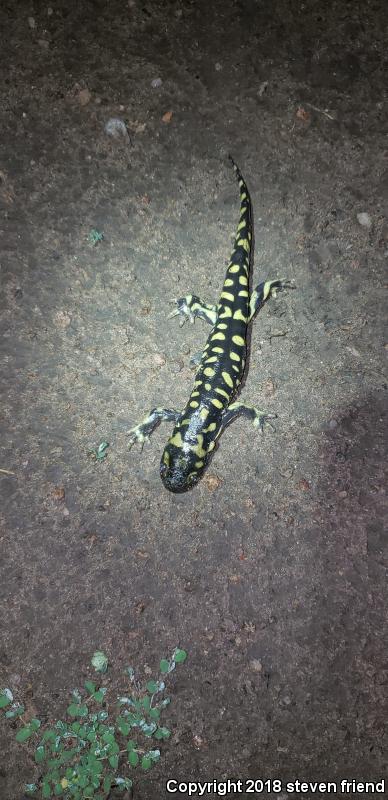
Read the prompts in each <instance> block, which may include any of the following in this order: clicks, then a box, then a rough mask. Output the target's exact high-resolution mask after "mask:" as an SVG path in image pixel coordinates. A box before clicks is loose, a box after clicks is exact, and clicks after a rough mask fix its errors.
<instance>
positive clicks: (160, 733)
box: [154, 728, 171, 739]
mask: <svg viewBox="0 0 388 800" xmlns="http://www.w3.org/2000/svg"><path fill="white" fill-rule="evenodd" d="M154 736H155V739H168V738H169V737H170V736H171V731H169V729H168V728H158V730H157V731H156V733H154Z"/></svg>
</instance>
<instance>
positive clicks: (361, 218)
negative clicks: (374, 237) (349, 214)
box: [357, 211, 372, 228]
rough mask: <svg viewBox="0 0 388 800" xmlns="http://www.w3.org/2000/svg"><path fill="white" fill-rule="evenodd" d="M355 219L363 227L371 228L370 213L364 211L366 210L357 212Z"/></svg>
mask: <svg viewBox="0 0 388 800" xmlns="http://www.w3.org/2000/svg"><path fill="white" fill-rule="evenodd" d="M357 221H358V222H359V224H360V225H362V227H363V228H371V227H372V220H371V218H370V215H369V214H367V213H366V211H361V213H360V214H357Z"/></svg>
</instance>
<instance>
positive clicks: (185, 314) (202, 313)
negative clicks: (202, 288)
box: [168, 294, 217, 327]
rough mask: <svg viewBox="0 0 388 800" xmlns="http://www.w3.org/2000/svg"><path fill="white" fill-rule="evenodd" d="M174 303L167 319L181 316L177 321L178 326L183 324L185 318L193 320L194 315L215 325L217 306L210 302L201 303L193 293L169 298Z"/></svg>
mask: <svg viewBox="0 0 388 800" xmlns="http://www.w3.org/2000/svg"><path fill="white" fill-rule="evenodd" d="M171 303H175V305H176V308H175V309H174V311H171V314H169V315H168V317H169V319H171V318H172V317H181V319H180V321H179V325H180V327H182V325H184V324H185V322H186V320H189V321H190V322H191V323H193V322H194V320H195V318H196V317H200V319H204V320H205V322H208V323H209V324H210V325H215V322H216V319H217V306H216V305H212V304H211V303H203V302H202V300H200V299H199V297H197V296H196V295H195V294H186V295H185V297H178V298H177V299H173V300H171Z"/></svg>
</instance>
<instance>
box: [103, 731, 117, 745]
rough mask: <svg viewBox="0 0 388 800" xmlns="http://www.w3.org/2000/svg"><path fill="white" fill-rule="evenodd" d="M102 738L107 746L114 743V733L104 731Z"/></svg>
mask: <svg viewBox="0 0 388 800" xmlns="http://www.w3.org/2000/svg"><path fill="white" fill-rule="evenodd" d="M102 738H103V741H104V742H106V743H107V744H111V743H112V742H115V741H116V739H115V735H114V733H112V731H109V730H108V731H106V733H104V734H103V737H102Z"/></svg>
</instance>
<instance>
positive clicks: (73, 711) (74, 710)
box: [66, 703, 78, 717]
mask: <svg viewBox="0 0 388 800" xmlns="http://www.w3.org/2000/svg"><path fill="white" fill-rule="evenodd" d="M66 713H67V714H68V715H69V717H78V705H77V703H71V704H70V705H69V706H67V709H66Z"/></svg>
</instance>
